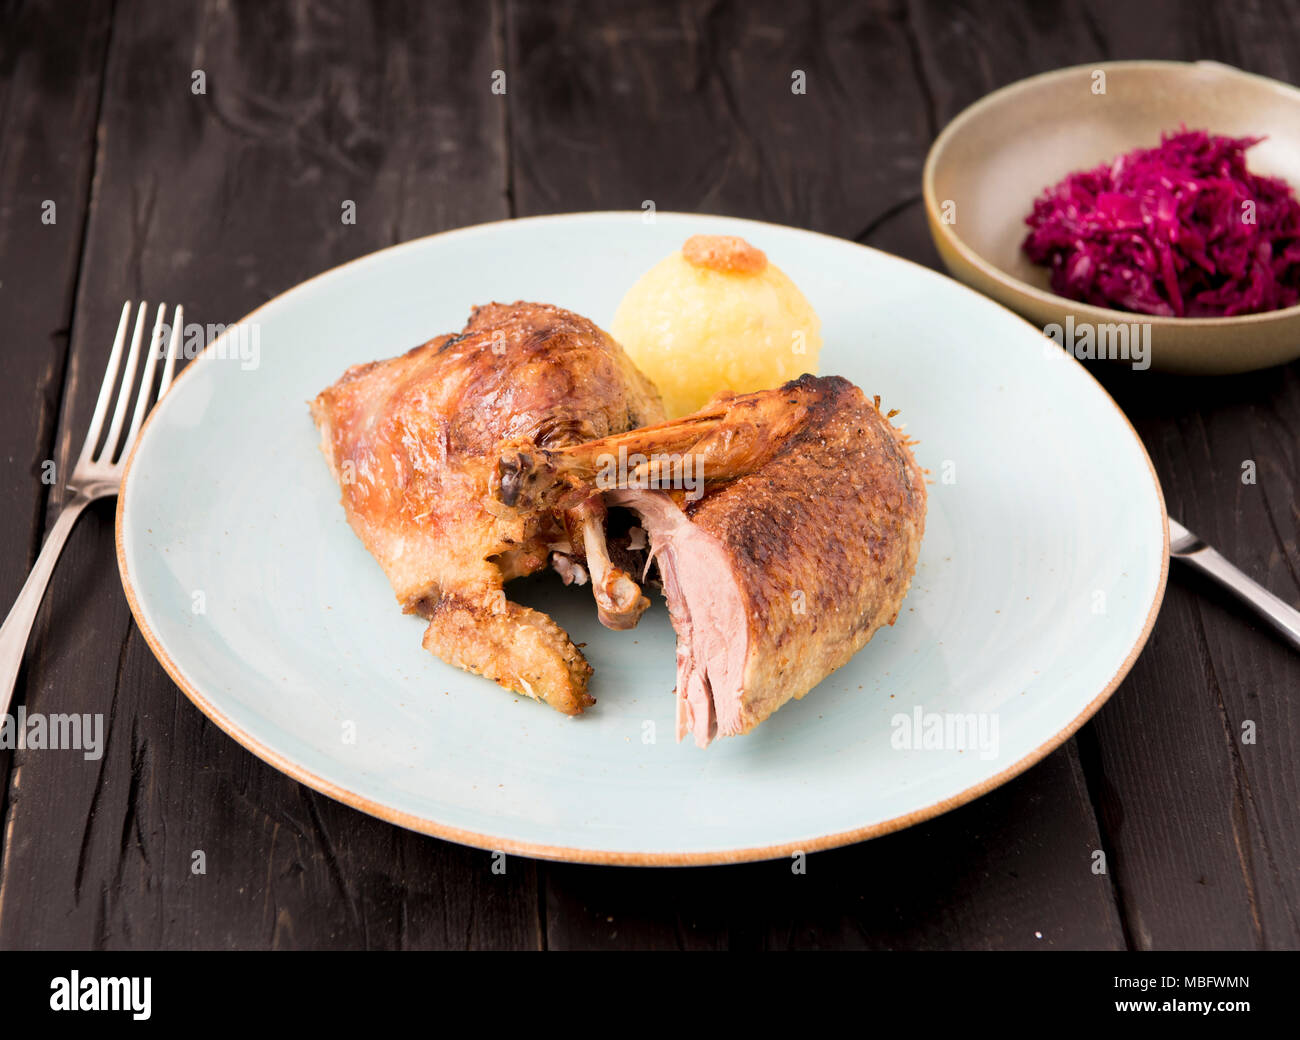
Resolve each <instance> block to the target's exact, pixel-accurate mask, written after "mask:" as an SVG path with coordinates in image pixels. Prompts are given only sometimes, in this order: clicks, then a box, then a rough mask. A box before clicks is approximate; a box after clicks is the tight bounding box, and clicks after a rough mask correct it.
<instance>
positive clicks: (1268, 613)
mask: <svg viewBox="0 0 1300 1040" xmlns="http://www.w3.org/2000/svg"><path fill="white" fill-rule="evenodd" d="M1179 559H1181V560H1185V561H1187V562H1188V563H1190V564H1191V565H1192V566H1193V567H1195V568H1196V569H1197V570H1198V571H1201V572H1203V573H1205V574H1208V575H1209V576H1210V577H1211V578H1213V579H1214V580H1215V581H1217V582H1219V584H1221V585H1223V586H1225V587H1226V588H1228V589H1229V590H1231V591H1232V592H1233V593H1235V594H1236V595H1237V597H1238V598H1240V599H1241V600H1242V601H1243V602H1245V603H1247V604H1249V605H1250V606H1251V607H1253V608H1254V609H1255V612H1256V613H1258V614H1259V615H1260V617H1262V618H1263V619H1264V620H1265V621H1267V622H1268V623H1269V624H1270V625H1272V626H1273V627H1274V628H1276V629H1277V630H1278V632H1280V633H1281V634H1282V636H1283V637H1284V638H1285V639H1286V641H1287V642H1288V643H1290V644H1291V645H1292V646H1293V647H1295V648H1296V649H1297V650H1300V610H1296V609H1295V607H1293V606H1291V605H1290V604H1288V603H1287V602H1286V600H1284V599H1282V598H1281V597H1279V596H1275V595H1273V593H1271V592H1269V591H1268V589H1266V588H1264V586H1263V585H1261V584H1260V583H1259V582H1257V581H1255V579H1253V578H1250V577H1247V576H1246V575H1245V574H1244V573H1242V572H1241V571H1240V570H1238V569H1237V568H1236V567H1235V566H1233V565H1232V564H1231V563H1229V562H1228V561H1227V560H1226V559H1225V558H1224V557H1223V556H1221V555H1220V554H1219V553H1218V551H1217V550H1215V549H1213V548H1211V547H1210V546H1208V545H1207V546H1206V547H1205V548H1204V549H1198V550H1197V551H1196V552H1192V553H1187V554H1185V555H1180V556H1179Z"/></svg>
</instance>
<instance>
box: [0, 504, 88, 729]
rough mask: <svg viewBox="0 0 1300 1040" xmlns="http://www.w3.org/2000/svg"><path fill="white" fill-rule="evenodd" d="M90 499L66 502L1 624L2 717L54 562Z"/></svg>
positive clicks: (12, 690)
mask: <svg viewBox="0 0 1300 1040" xmlns="http://www.w3.org/2000/svg"><path fill="white" fill-rule="evenodd" d="M90 501H91V500H90V499H89V498H88V497H86V496H85V495H83V494H81V493H79V492H78V493H76V494H74V495H73V496H72V498H71V499H69V500H68V502H67V504H66V505H64V507H63V510H62V511H61V512H60V513H59V518H58V519H57V520H55V521H54V527H53V528H51V530H50V536H49V537H48V538H46V539H45V544H44V545H43V546H41V554H40V555H39V556H37V557H36V565H35V566H34V567H32V572H31V574H29V575H27V581H26V582H24V584H23V589H22V591H21V592H20V593H18V598H17V599H16V600H15V601H14V605H13V608H12V609H11V610H10V611H9V616H8V617H7V618H5V623H4V625H3V626H0V716H2V715H5V714H6V713H7V712H8V711H9V702H10V700H12V698H13V695H14V683H16V682H17V681H18V669H19V668H20V667H22V663H23V653H24V651H25V650H26V649H27V637H28V636H29V635H31V631H32V624H33V623H34V622H35V621H36V612H37V611H38V610H40V609H41V600H43V599H44V598H45V587H46V586H47V585H48V584H49V583H50V575H51V574H53V573H54V565H55V563H57V562H58V559H59V554H60V553H61V552H63V546H64V544H65V543H66V542H67V540H68V535H69V534H70V533H71V531H72V525H73V524H75V523H76V522H77V517H79V516H80V515H81V513H82V510H84V509H85V508H86V506H88V505H89V504H90Z"/></svg>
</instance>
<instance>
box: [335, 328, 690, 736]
mask: <svg viewBox="0 0 1300 1040" xmlns="http://www.w3.org/2000/svg"><path fill="white" fill-rule="evenodd" d="M311 413H312V417H313V419H314V420H315V422H316V425H317V426H318V427H319V429H320V433H321V450H322V452H323V453H324V455H325V459H326V461H327V462H328V463H329V467H330V470H331V472H332V473H333V474H334V477H335V479H336V480H337V481H338V483H339V486H340V488H341V489H342V493H343V508H344V510H345V511H346V513H347V518H348V522H349V523H350V524H351V525H352V528H353V530H354V531H356V533H357V535H358V536H359V537H360V539H361V541H362V542H363V543H364V544H365V546H366V548H367V549H368V550H369V551H370V552H371V553H372V554H373V555H374V557H375V559H376V560H378V561H379V565H380V566H381V567H382V568H383V569H384V573H385V574H387V576H388V579H389V581H390V582H391V583H392V586H393V591H394V593H396V595H397V600H398V602H399V603H400V604H401V606H402V609H403V610H404V611H406V612H408V613H417V614H421V615H423V616H424V617H425V618H427V619H428V622H429V624H428V628H427V629H426V631H425V635H424V646H425V648H426V649H428V650H429V651H431V652H432V653H434V654H436V655H437V656H439V657H441V658H442V659H443V660H445V661H448V662H450V663H451V664H454V665H457V666H458V667H460V668H464V669H466V670H468V671H471V672H476V673H477V674H479V675H484V676H487V677H488V678H490V679H494V680H496V681H497V682H498V683H500V684H501V685H502V686H504V687H506V688H507V689H510V690H514V691H516V692H518V693H521V694H524V695H526V696H528V697H533V698H536V699H538V700H541V701H545V702H546V703H547V704H549V705H550V706H551V707H553V708H555V709H557V710H558V711H562V712H564V713H566V714H569V715H576V714H578V713H580V712H581V711H582V710H583V709H584V708H585V707H587V706H588V705H589V704H591V703H592V698H591V697H590V696H589V695H588V693H587V679H588V677H589V675H590V674H591V668H590V666H589V665H588V664H587V662H586V660H585V659H584V658H583V656H582V654H581V653H580V652H579V650H578V649H577V647H575V646H574V645H573V643H572V642H571V641H570V639H569V637H568V635H566V634H565V632H564V631H563V630H562V629H561V628H560V627H559V626H558V625H557V624H556V623H555V622H554V621H553V620H551V618H549V617H548V616H546V615H545V614H543V613H540V612H539V611H536V610H531V609H529V608H526V607H523V606H520V605H518V604H516V603H512V602H511V601H510V600H508V599H507V598H506V595H505V593H504V591H503V588H502V587H503V584H504V583H505V582H506V581H508V580H510V579H511V578H515V577H519V576H522V575H526V574H531V573H533V572H535V571H537V570H540V569H541V568H543V567H545V566H546V565H547V563H548V562H551V561H553V562H554V563H555V565H556V567H557V569H558V570H560V571H561V573H562V574H565V575H566V576H567V578H568V580H573V579H574V577H575V575H576V576H578V577H579V578H580V579H581V580H585V579H586V577H587V576H588V575H590V579H591V583H592V589H593V592H594V594H595V596H596V601H597V606H598V609H599V610H600V612H601V617H602V620H604V621H605V622H606V623H607V624H609V625H611V627H628V626H630V625H632V624H635V622H636V618H637V617H639V616H640V613H641V611H642V610H644V609H645V608H646V606H648V605H649V601H648V600H646V598H645V597H644V596H643V595H642V594H641V590H640V588H639V587H638V585H637V583H636V582H635V581H633V580H632V579H631V577H630V576H629V575H628V574H627V573H626V572H625V571H624V570H622V569H620V568H619V567H617V566H616V565H615V564H614V563H613V562H612V561H611V558H610V555H609V552H608V550H607V546H606V544H605V506H604V502H603V500H602V497H601V495H600V494H598V493H593V492H590V491H587V492H586V493H583V491H582V489H580V488H579V489H574V490H575V493H572V494H570V495H568V496H567V497H565V498H564V499H563V500H562V501H552V502H551V503H550V506H551V508H549V509H548V510H547V511H546V512H545V513H542V512H537V513H534V514H531V515H527V514H524V513H523V512H521V511H520V510H517V509H509V508H506V507H504V506H501V505H500V504H499V503H496V502H495V501H494V500H493V499H492V497H491V496H490V495H489V494H488V483H489V478H490V477H491V476H492V474H493V473H494V472H495V470H496V465H497V461H498V459H499V457H500V455H501V452H502V450H503V446H504V445H507V444H509V445H512V446H514V447H516V448H518V447H519V446H520V445H523V446H526V447H528V448H529V449H531V450H534V451H541V450H558V449H560V448H563V447H565V446H570V445H575V444H580V443H582V442H583V441H587V440H593V439H596V438H600V437H606V436H608V435H610V434H616V433H622V432H624V431H627V430H630V429H633V428H636V427H639V426H643V425H645V424H647V423H656V422H659V421H660V420H662V419H663V417H664V412H663V408H662V405H661V403H660V400H659V395H658V392H657V391H656V390H655V389H654V387H653V386H652V385H651V383H650V382H649V381H648V380H647V379H646V378H645V377H644V376H643V375H642V374H641V373H640V371H638V370H637V368H636V366H635V365H633V363H632V362H631V361H630V360H629V359H628V357H627V356H626V355H625V354H624V353H623V350H622V348H621V347H619V345H618V344H617V343H615V342H614V341H613V340H612V339H610V337H609V336H607V335H606V334H605V333H604V332H602V331H601V330H600V329H599V328H597V327H596V326H595V325H593V324H592V323H591V322H589V321H588V320H587V319H585V318H582V317H580V316H578V315H576V314H572V313H570V312H569V311H565V310H561V309H560V308H558V307H552V306H549V305H545V304H535V303H515V304H509V305H505V304H496V303H494V304H489V305H488V306H485V307H479V308H476V309H475V310H474V312H473V313H472V314H471V316H470V319H469V322H468V324H466V326H465V328H464V329H463V330H462V331H461V332H459V333H457V334H455V335H446V336H440V337H438V338H437V339H434V340H430V341H429V342H428V343H425V344H424V345H422V346H419V347H416V348H415V349H414V350H411V351H410V352H408V353H406V354H403V355H402V356H400V357H395V358H391V359H389V360H387V361H377V362H373V363H371V364H365V365H357V366H355V367H353V368H350V369H348V371H347V372H346V373H344V375H343V377H342V378H341V379H340V380H339V381H338V382H337V383H335V384H334V385H333V386H331V387H329V388H328V389H326V390H324V391H322V392H321V393H320V394H319V395H318V396H317V397H316V399H315V400H314V401H312V402H311Z"/></svg>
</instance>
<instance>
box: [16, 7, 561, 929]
mask: <svg viewBox="0 0 1300 1040" xmlns="http://www.w3.org/2000/svg"><path fill="white" fill-rule="evenodd" d="M161 41H166V45H165V46H163V45H160V42H161ZM500 61H501V57H500V40H499V36H498V35H495V34H494V32H493V27H492V25H491V23H490V21H489V20H488V19H485V18H481V17H480V7H479V5H477V4H474V3H472V2H468V0H467V2H464V3H459V4H454V5H441V6H439V7H438V8H437V9H434V8H432V7H430V6H429V5H425V4H421V3H418V2H410V3H403V4H385V5H382V6H377V7H374V8H371V7H370V6H369V5H359V4H351V5H340V6H329V7H325V6H317V5H296V4H293V5H291V4H279V3H277V4H269V3H262V2H257V0H250V2H243V3H233V4H227V3H220V2H215V0H214V2H209V3H204V4H202V5H199V6H196V7H193V8H178V7H175V6H173V5H155V4H149V3H144V2H137V0H128V2H125V3H119V4H118V5H117V11H116V17H115V20H114V25H113V36H112V47H111V54H110V56H109V67H108V88H107V92H106V97H105V103H104V109H103V114H102V118H101V121H100V124H99V137H98V141H99V160H98V161H99V171H100V172H99V177H98V180H97V184H96V190H95V195H94V202H93V209H92V212H91V217H90V225H89V234H88V239H87V250H86V256H85V271H84V276H83V279H82V283H81V290H80V292H79V294H78V299H77V308H76V315H75V321H74V323H73V327H72V328H73V334H72V356H71V361H70V364H69V369H68V383H67V390H66V398H65V405H64V418H63V420H62V421H61V423H60V427H59V439H58V455H59V458H60V459H61V460H66V459H68V458H69V456H70V454H71V453H72V452H74V451H75V450H76V448H77V447H79V440H80V437H81V431H83V430H84V429H85V427H86V423H87V421H88V416H89V412H90V408H91V405H92V403H93V394H94V392H95V388H96V385H97V383H98V380H99V377H100V373H101V371H102V366H103V363H104V359H105V357H106V352H107V347H108V342H107V338H108V337H111V332H112V328H113V325H114V321H115V318H116V314H117V311H118V309H119V308H120V307H121V301H122V300H123V299H124V298H128V297H131V298H140V297H147V298H148V299H151V300H158V299H164V300H167V301H169V302H171V303H183V304H184V305H185V307H186V312H187V313H186V316H187V319H188V320H190V321H198V322H203V323H207V322H229V321H232V320H235V319H237V318H238V317H240V316H241V315H243V314H245V313H246V312H248V311H249V310H250V309H252V308H253V307H255V306H256V305H258V304H260V303H261V302H263V301H264V300H266V299H267V298H269V297H270V296H272V295H274V294H276V293H278V292H280V291H282V290H284V289H286V288H288V287H290V286H291V285H293V284H295V283H296V282H298V281H300V280H301V279H303V278H306V277H308V276H310V275H313V274H316V273H318V272H319V271H321V270H323V269H325V268H328V267H331V266H333V265H335V264H338V263H340V262H342V261H345V260H347V259H350V258H352V257H355V256H359V255H361V254H363V253H367V252H369V251H371V250H373V249H376V248H379V247H381V246H384V245H388V244H390V243H392V242H396V241H399V240H402V239H408V238H412V237H416V236H418V235H422V234H426V233H430V232H434V231H437V230H440V229H443V228H446V227H450V226H455V225H461V224H467V223H474V222H477V221H482V220H487V219H493V218H499V217H502V216H505V215H506V213H507V206H506V201H505V187H506V185H505V167H504V137H503V120H502V118H501V111H500V105H499V104H497V101H498V100H499V99H498V98H495V97H493V95H492V94H491V93H490V90H489V86H490V76H491V71H492V70H493V69H495V68H497V67H498V66H499V63H500ZM195 69H202V70H203V71H204V72H205V73H206V79H207V81H206V86H207V93H206V94H205V95H195V94H194V93H192V92H191V83H192V73H193V71H194V70H195ZM345 199H352V200H354V201H355V202H356V204H357V222H356V224H355V225H344V224H343V223H342V221H341V219H340V218H341V204H342V201H343V200H345ZM366 357H369V355H366ZM364 359H365V358H363V357H360V356H359V357H358V360H364ZM214 450H219V447H218V446H214ZM195 461H196V464H201V462H202V460H195ZM113 559H114V556H113V543H112V508H111V505H108V506H106V507H104V508H102V509H99V510H96V511H95V512H94V513H93V514H92V515H90V516H88V517H87V518H86V519H84V520H83V521H82V522H81V525H80V526H79V527H78V529H77V531H76V532H75V534H74V536H73V539H72V541H71V543H70V545H69V547H68V550H67V552H66V553H65V555H64V559H63V562H62V564H61V566H60V569H59V572H58V574H57V576H56V580H55V583H54V585H53V587H52V590H51V595H50V598H49V602H48V609H47V612H46V614H45V615H44V618H43V620H42V624H41V631H40V632H39V634H38V636H37V642H36V644H35V645H36V647H37V657H36V660H35V662H34V664H33V667H32V670H31V683H30V690H29V695H28V704H29V707H30V708H32V710H44V711H73V712H104V713H106V715H107V722H108V738H107V751H106V753H105V755H104V758H103V760H102V761H101V762H90V761H83V760H81V759H80V757H78V756H75V755H73V754H71V753H63V752H35V751H28V752H21V753H19V754H18V755H17V756H16V760H15V761H16V766H17V768H16V773H15V784H14V791H13V795H12V804H11V807H10V818H9V826H10V841H9V846H8V849H7V855H6V857H5V861H4V865H3V866H4V872H3V876H2V877H0V946H6V947H64V948H82V947H96V948H99V947H110V948H124V947H161V948H183V947H191V946H204V947H228V946H235V947H323V946H329V947H360V946H367V947H403V946H438V947H521V946H522V947H533V946H536V945H538V943H539V942H540V932H539V921H538V911H537V894H536V893H537V888H536V876H535V872H534V870H533V868H532V865H531V864H530V863H528V862H527V861H521V860H510V861H509V862H508V870H507V873H506V874H505V875H504V876H498V875H494V874H493V873H492V872H491V869H490V866H491V862H490V857H489V855H488V854H487V853H482V852H477V851H471V850H467V849H463V848H459V847H457V846H453V845H450V844H447V843H444V842H438V841H435V840H432V839H427V838H424V837H421V836H417V835H414V834H411V833H409V832H406V831H402V830H399V829H396V828H393V827H390V826H389V825H387V824H385V823H381V822H379V821H377V820H374V819H372V818H370V817H367V816H364V815H362V814H360V813H358V812H355V811H353V810H351V809H349V808H346V807H345V806H342V805H339V804H337V803H334V802H332V801H330V800H328V799H326V798H323V797H320V796H318V795H315V794H313V793H311V792H309V791H307V790H305V789H304V788H301V787H300V786H299V785H297V784H296V783H294V782H293V781H291V780H289V779H287V778H286V777H284V776H282V775H281V774H279V773H277V772H276V771H275V770H273V769H271V768H270V767H269V766H266V765H264V764H262V763H261V762H260V761H259V760H257V759H255V758H254V757H253V756H252V755H250V754H248V753H247V752H245V751H244V750H243V749H242V748H240V747H238V746H237V745H236V744H235V743H234V742H232V741H231V740H230V739H229V738H228V737H226V736H225V735H224V734H222V733H221V732H219V731H218V730H216V729H215V728H214V727H213V726H212V725H210V724H209V723H208V722H207V721H206V719H204V718H203V717H202V716H201V715H200V713H199V712H198V711H197V710H196V709H195V708H194V707H193V706H192V705H190V703H189V702H188V701H187V700H185V698H184V697H183V695H182V694H181V693H180V692H179V691H178V690H177V689H176V688H175V687H174V686H173V685H172V684H171V682H170V680H169V679H168V678H167V677H166V676H165V674H164V673H163V671H162V669H161V668H160V667H159V666H158V664H157V663H156V662H155V661H154V659H153V657H152V656H151V655H150V653H149V651H148V649H147V647H146V646H145V644H144V642H143V640H142V639H141V637H140V635H139V633H138V631H136V630H135V629H134V627H133V626H132V624H131V622H130V619H129V614H128V611H127V608H126V604H125V602H124V600H123V597H122V593H121V590H120V585H119V583H118V580H117V575H116V568H115V567H114V565H113V562H112V561H113ZM196 850H202V851H203V852H204V853H205V856H206V867H207V873H206V874H203V875H195V874H192V873H191V864H192V862H193V854H194V852H195V851H196Z"/></svg>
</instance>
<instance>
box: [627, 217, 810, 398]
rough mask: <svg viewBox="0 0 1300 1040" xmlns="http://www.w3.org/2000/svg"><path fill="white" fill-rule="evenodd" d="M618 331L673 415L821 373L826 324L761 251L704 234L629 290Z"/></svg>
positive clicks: (731, 239)
mask: <svg viewBox="0 0 1300 1040" xmlns="http://www.w3.org/2000/svg"><path fill="white" fill-rule="evenodd" d="M610 331H611V332H612V333H613V336H614V338H615V339H616V340H618V342H619V343H621V344H622V345H623V348H624V349H625V350H626V351H627V352H628V354H629V355H631V357H632V360H633V361H635V362H636V364H637V366H638V367H639V368H640V369H641V371H642V372H644V373H645V374H646V375H647V376H649V377H650V379H651V380H653V382H654V384H655V385H656V386H657V387H658V388H659V392H660V393H661V394H662V395H663V399H664V407H665V409H666V410H667V412H668V415H669V417H670V418H675V417H677V416H680V415H685V414H686V413H687V412H693V411H695V410H696V409H698V408H700V407H701V406H702V405H704V404H705V403H706V402H707V401H708V400H709V399H710V398H712V397H713V396H714V395H715V394H717V393H718V392H719V391H721V390H732V391H734V392H736V393H748V392H749V391H751V390H768V389H771V388H773V387H776V386H780V385H781V384H782V383H784V382H786V381H787V380H790V379H794V378H796V377H798V376H800V375H802V374H803V373H804V372H811V373H814V374H815V373H816V371H817V354H818V352H819V351H820V350H821V345H822V338H821V321H820V319H818V317H817V314H816V312H815V311H814V310H813V309H812V305H811V304H810V303H809V302H808V301H807V299H805V298H804V295H803V293H801V292H800V291H799V289H798V287H796V286H795V284H794V282H792V281H790V279H789V278H787V277H786V276H785V274H784V273H783V272H782V271H781V270H780V269H779V268H778V267H777V266H776V265H775V264H772V263H769V262H768V259H767V256H766V255H765V254H764V253H763V251H762V250H761V249H756V248H754V247H753V246H752V245H750V244H749V243H748V242H746V241H745V240H744V239H743V238H735V237H733V236H729V235H695V236H693V237H691V238H689V239H687V240H686V244H685V245H684V246H683V247H682V250H681V252H679V253H673V254H672V255H671V256H669V257H667V258H665V259H664V260H662V261H661V262H660V263H658V264H656V265H655V266H654V267H652V268H651V269H650V270H649V271H647V272H646V273H645V274H644V275H642V277H641V279H640V280H639V281H638V282H637V283H636V284H635V285H634V286H632V288H631V289H629V290H628V292H627V295H626V296H624V297H623V302H622V303H621V304H619V308H618V312H617V313H616V314H615V315H614V324H613V326H612V327H611V329H610Z"/></svg>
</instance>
